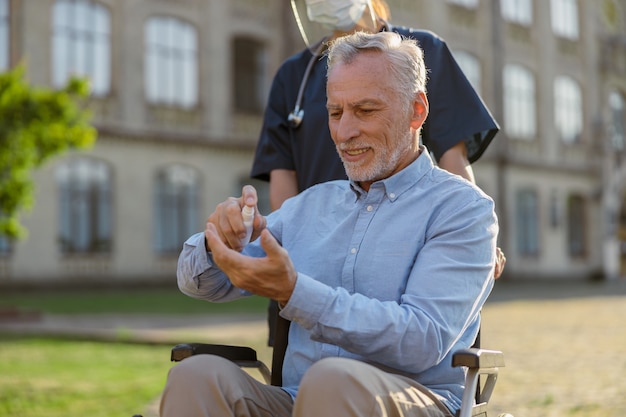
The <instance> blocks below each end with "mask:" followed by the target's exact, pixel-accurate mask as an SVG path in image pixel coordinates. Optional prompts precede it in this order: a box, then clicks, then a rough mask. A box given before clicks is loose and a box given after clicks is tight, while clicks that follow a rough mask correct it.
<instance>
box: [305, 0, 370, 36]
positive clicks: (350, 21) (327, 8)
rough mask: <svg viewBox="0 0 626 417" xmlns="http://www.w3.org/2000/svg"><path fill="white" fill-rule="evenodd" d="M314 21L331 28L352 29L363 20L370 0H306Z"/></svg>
mask: <svg viewBox="0 0 626 417" xmlns="http://www.w3.org/2000/svg"><path fill="white" fill-rule="evenodd" d="M305 3H306V12H307V15H308V16H309V19H310V20H311V21H312V22H317V23H319V24H322V25H324V26H326V27H327V28H329V29H331V30H335V29H338V30H350V29H352V28H353V27H354V26H355V25H356V23H357V22H358V21H359V20H361V16H363V12H364V11H365V6H366V5H367V4H368V3H369V0H305Z"/></svg>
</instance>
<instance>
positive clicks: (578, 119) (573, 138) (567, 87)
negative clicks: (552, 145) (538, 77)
mask: <svg viewBox="0 0 626 417" xmlns="http://www.w3.org/2000/svg"><path fill="white" fill-rule="evenodd" d="M582 106H583V103H582V95H581V92H580V86H579V85H578V83H577V82H576V81H574V80H573V79H572V78H571V77H566V76H559V77H556V79H555V80H554V122H555V124H556V130H557V132H558V134H559V136H560V138H561V140H562V141H563V142H565V143H578V142H580V136H581V134H582V130H583V109H582Z"/></svg>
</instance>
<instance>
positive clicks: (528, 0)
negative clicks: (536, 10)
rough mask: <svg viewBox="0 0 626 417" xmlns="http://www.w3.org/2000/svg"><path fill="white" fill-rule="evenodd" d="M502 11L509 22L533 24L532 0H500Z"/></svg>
mask: <svg viewBox="0 0 626 417" xmlns="http://www.w3.org/2000/svg"><path fill="white" fill-rule="evenodd" d="M500 13H501V14H502V18H503V19H504V20H506V21H508V22H511V23H515V24H518V25H522V26H531V25H532V24H533V3H532V0H500Z"/></svg>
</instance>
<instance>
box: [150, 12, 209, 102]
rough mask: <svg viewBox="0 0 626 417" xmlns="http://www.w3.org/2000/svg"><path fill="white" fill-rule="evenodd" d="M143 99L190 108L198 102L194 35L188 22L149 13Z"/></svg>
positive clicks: (196, 42)
mask: <svg viewBox="0 0 626 417" xmlns="http://www.w3.org/2000/svg"><path fill="white" fill-rule="evenodd" d="M145 71H146V73H145V77H144V82H145V85H144V88H145V94H146V99H147V100H148V101H149V102H151V103H157V104H164V105H168V106H179V107H183V108H191V107H194V106H196V105H197V104H198V35H197V32H196V29H195V28H194V27H193V26H192V25H190V24H189V23H186V22H183V21H182V20H180V19H176V18H173V17H153V18H151V19H150V20H148V22H147V23H146V26H145Z"/></svg>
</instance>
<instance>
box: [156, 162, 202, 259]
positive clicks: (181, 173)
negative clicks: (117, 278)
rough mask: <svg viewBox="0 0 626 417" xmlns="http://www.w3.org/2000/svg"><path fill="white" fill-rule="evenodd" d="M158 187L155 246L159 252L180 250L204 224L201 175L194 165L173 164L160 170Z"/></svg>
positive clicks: (157, 179) (157, 178)
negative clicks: (199, 207)
mask: <svg viewBox="0 0 626 417" xmlns="http://www.w3.org/2000/svg"><path fill="white" fill-rule="evenodd" d="M154 188H155V192H154V195H155V204H154V205H155V216H154V219H155V224H154V230H155V240H154V248H155V250H156V251H157V252H159V253H178V252H180V249H181V247H182V244H183V242H184V241H185V239H187V238H188V237H189V236H191V235H192V234H193V233H195V232H197V231H198V228H199V225H200V220H199V216H198V213H199V212H198V204H199V203H198V193H199V175H198V173H197V172H196V171H195V170H194V169H193V168H189V167H186V166H184V165H178V164H177V165H171V166H168V167H166V168H164V169H162V170H160V171H159V172H158V173H157V176H156V180H155V187H154Z"/></svg>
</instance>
